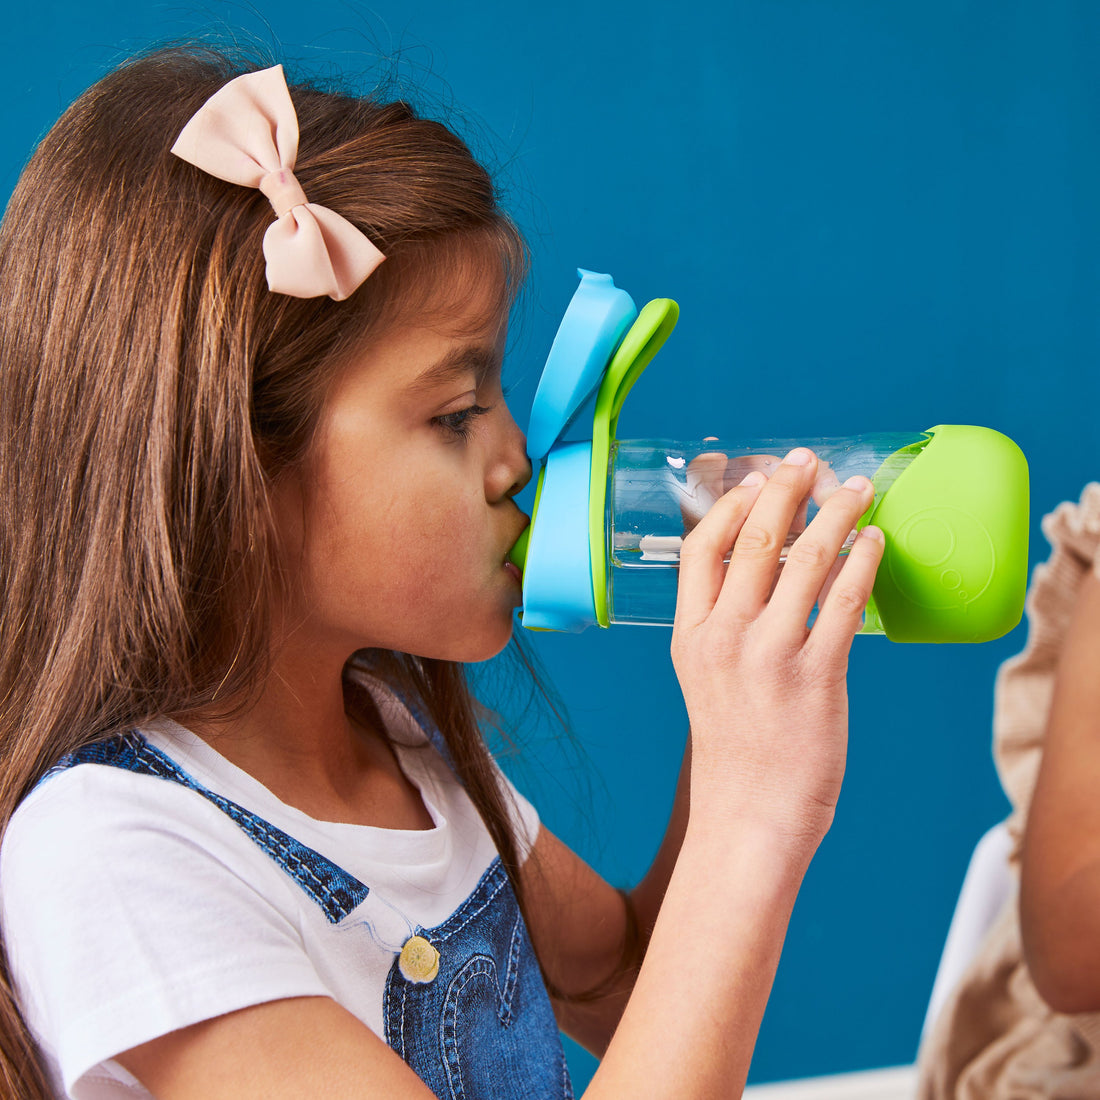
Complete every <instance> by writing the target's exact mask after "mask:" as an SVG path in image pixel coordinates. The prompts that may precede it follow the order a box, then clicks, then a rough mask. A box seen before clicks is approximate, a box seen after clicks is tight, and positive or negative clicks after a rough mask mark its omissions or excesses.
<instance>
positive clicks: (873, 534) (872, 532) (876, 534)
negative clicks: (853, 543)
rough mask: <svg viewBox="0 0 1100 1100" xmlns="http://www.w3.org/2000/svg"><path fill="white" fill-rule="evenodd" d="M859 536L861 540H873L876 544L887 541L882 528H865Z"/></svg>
mask: <svg viewBox="0 0 1100 1100" xmlns="http://www.w3.org/2000/svg"><path fill="white" fill-rule="evenodd" d="M859 534H860V537H861V538H865V539H873V540H874V541H875V542H885V541H886V536H885V535H883V533H882V528H881V527H864V528H863V530H862V531H860V533H859Z"/></svg>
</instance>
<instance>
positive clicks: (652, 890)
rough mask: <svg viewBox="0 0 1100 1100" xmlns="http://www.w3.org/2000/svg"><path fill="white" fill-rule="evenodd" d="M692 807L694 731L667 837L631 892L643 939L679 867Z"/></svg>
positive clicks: (687, 746)
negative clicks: (677, 866) (692, 746)
mask: <svg viewBox="0 0 1100 1100" xmlns="http://www.w3.org/2000/svg"><path fill="white" fill-rule="evenodd" d="M690 808H691V734H690V733H689V734H688V738H687V744H686V745H685V747H684V758H683V762H682V764H681V765H680V777H679V779H678V780H677V783H676V797H675V799H674V801H673V804H672V813H671V814H670V815H669V819H668V825H667V827H666V828H665V835H664V839H663V840H662V841H661V846H660V848H659V849H658V851H657V855H656V856H655V857H654V859H653V863H652V864H651V865H650V868H649V871H648V872H647V873H646V875H645V877H644V878H643V879H642V881H641V882H639V883H638V885H637V886H635V887H634V889H633V890H631V892H630V901H631V904H632V905H633V907H634V912H635V914H636V916H637V920H638V927H639V929H640V930H641V934H642V937H643V940H648V939H649V936H650V935H651V934H652V932H653V926H654V925H655V924H656V923H657V914H658V913H659V912H660V910H661V903H662V902H663V900H664V896H665V892H666V890H667V889H668V884H669V881H670V880H671V878H672V874H673V871H674V869H675V867H676V860H677V858H678V857H679V855H680V848H681V846H682V845H683V842H684V834H685V833H686V832H687V827H688V814H689V811H690Z"/></svg>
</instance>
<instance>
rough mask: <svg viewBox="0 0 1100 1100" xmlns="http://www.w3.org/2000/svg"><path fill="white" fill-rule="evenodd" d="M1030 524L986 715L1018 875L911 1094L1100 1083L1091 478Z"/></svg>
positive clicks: (1099, 557)
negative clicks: (1022, 644)
mask: <svg viewBox="0 0 1100 1100" xmlns="http://www.w3.org/2000/svg"><path fill="white" fill-rule="evenodd" d="M1043 530H1044V532H1045V534H1046V535H1047V537H1048V538H1049V540H1050V542H1051V545H1052V547H1053V552H1052V553H1051V556H1050V560H1049V561H1047V562H1046V563H1045V564H1044V565H1042V566H1040V567H1039V568H1038V569H1037V570H1036V572H1035V577H1034V580H1033V583H1032V587H1031V591H1030V593H1029V596H1028V618H1029V632H1028V641H1027V646H1026V648H1025V649H1024V651H1023V653H1021V654H1020V655H1019V656H1018V657H1015V658H1013V659H1012V660H1010V661H1007V662H1006V663H1005V664H1004V665H1003V666H1002V668H1001V671H1000V674H999V676H998V680H997V706H996V715H995V720H994V753H995V756H996V761H997V766H998V768H999V771H1000V776H1001V782H1002V783H1003V785H1004V788H1005V792H1006V794H1007V795H1008V796H1009V798H1010V799H1011V801H1012V805H1013V812H1012V814H1011V816H1010V817H1009V819H1008V822H1007V832H1008V835H1009V837H1010V838H1011V841H1012V848H1011V852H1010V858H1009V862H1010V863H1011V865H1012V866H1013V867H1014V868H1015V869H1016V871H1018V873H1019V885H1020V889H1019V893H1018V896H1017V894H1016V891H1014V890H1013V891H1012V893H1011V896H1010V898H1009V900H1008V901H1007V902H1006V904H1005V905H1004V907H1003V910H1002V911H1001V913H1000V915H999V917H998V918H997V920H996V921H995V923H994V924H993V926H992V927H991V929H990V930H989V933H988V935H987V936H986V938H985V940H984V942H983V943H982V945H981V947H980V949H979V950H978V953H977V955H976V957H975V958H974V960H973V962H972V963H971V965H970V967H969V969H968V970H967V972H966V973H965V974H964V975H963V977H962V978H961V979H960V981H959V984H958V988H957V989H955V991H954V992H953V993H952V995H951V996H950V997H949V999H948V1001H947V1003H946V1005H945V1007H944V1009H943V1010H942V1011H941V1013H940V1014H939V1017H938V1019H937V1021H936V1022H935V1023H934V1025H933V1028H932V1030H931V1031H930V1032H929V1035H928V1038H927V1040H926V1041H925V1043H924V1046H923V1048H922V1051H921V1059H920V1070H921V1072H920V1096H921V1097H922V1100H970V1098H972V1097H973V1098H975V1100H976V1098H979V1097H980V1098H983V1100H985V1098H990V1100H1016V1098H1021V1097H1026V1098H1027V1100H1087V1098H1092V1097H1096V1096H1100V803H1098V801H1097V797H1096V791H1097V781H1098V777H1100V738H1098V736H1097V734H1098V731H1100V678H1098V677H1097V662H1098V661H1100V486H1098V485H1095V484H1093V485H1088V486H1086V488H1085V490H1084V492H1083V493H1082V495H1081V499H1080V501H1079V502H1072V501H1066V502H1065V503H1063V504H1061V505H1059V507H1058V508H1057V509H1055V511H1054V512H1052V513H1051V514H1050V515H1048V516H1047V517H1046V518H1045V519H1044V521H1043Z"/></svg>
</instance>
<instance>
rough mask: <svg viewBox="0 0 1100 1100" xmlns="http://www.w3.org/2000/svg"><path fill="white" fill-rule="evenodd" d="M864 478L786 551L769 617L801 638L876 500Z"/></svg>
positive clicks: (848, 486) (836, 496)
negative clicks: (848, 542)
mask: <svg viewBox="0 0 1100 1100" xmlns="http://www.w3.org/2000/svg"><path fill="white" fill-rule="evenodd" d="M874 493H875V491H874V487H873V486H872V484H871V482H870V481H868V479H867V478H865V477H851V478H849V479H848V480H847V481H846V482H845V483H844V485H843V486H841V487H840V488H839V489H837V490H836V491H835V492H834V493H833V494H832V496H831V497H830V498H829V499H828V500H827V501H826V502H825V504H824V505H823V506H822V508H821V511H820V512H818V514H817V516H816V518H815V519H814V521H813V523H811V524H810V525H809V527H807V528H806V530H805V531H804V532H803V533H802V534H801V535H799V536H798V538H797V539H796V540H795V543H794V545H793V546H792V547H791V548H790V550H789V551H788V552H787V560H786V563H785V564H784V566H783V572H782V574H781V575H780V577H779V580H778V582H777V583H776V586H775V592H774V593H773V595H772V598H771V600H770V601H769V603H768V612H767V613H768V615H769V617H771V618H773V619H775V620H776V622H777V625H786V626H788V627H789V629H790V630H791V631H792V632H795V633H796V634H797V636H798V637H799V638H801V637H802V636H804V633H805V627H806V620H807V619H808V618H809V617H810V612H811V611H812V610H813V608H814V604H816V603H817V602H818V601H819V599H821V598H822V590H823V588H824V586H825V584H826V582H827V581H828V579H829V573H830V571H832V570H833V569H834V567H835V565H836V562H837V555H838V554H839V553H840V551H841V548H842V547H843V546H844V543H845V541H846V540H847V539H848V537H849V536H850V535H851V533H852V531H853V529H854V528H855V526H856V524H857V523H858V522H859V518H860V516H862V515H863V513H864V512H865V511H866V510H867V508H868V506H869V505H870V503H871V501H872V500H873V499H874Z"/></svg>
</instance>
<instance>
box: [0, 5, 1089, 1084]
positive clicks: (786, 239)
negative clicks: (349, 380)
mask: <svg viewBox="0 0 1100 1100" xmlns="http://www.w3.org/2000/svg"><path fill="white" fill-rule="evenodd" d="M299 9H300V5H292V4H291V3H289V0H257V4H256V6H255V7H254V8H243V7H229V6H219V5H213V6H209V7H208V6H204V7H202V8H201V9H198V8H196V9H188V8H186V7H182V8H181V7H180V6H178V5H177V4H175V3H171V4H168V3H157V4H152V5H150V4H148V3H146V2H140V3H139V2H138V0H107V2H103V3H98V4H95V5H89V4H84V3H75V2H72V0H40V2H38V3H36V4H33V5H20V8H19V10H18V11H14V12H12V11H9V12H8V13H7V14H6V19H5V30H6V32H7V33H6V41H7V43H8V46H7V49H6V51H5V52H6V56H5V58H4V65H3V66H2V67H0V88H2V91H3V96H4V102H5V103H6V104H7V107H6V108H5V110H4V112H3V114H2V118H0V132H2V136H3V140H2V144H0V149H2V152H0V174H2V178H0V187H2V188H3V191H4V194H7V192H8V191H9V190H10V188H11V186H12V184H13V183H14V180H15V178H16V175H17V174H18V171H19V169H20V167H21V165H22V163H23V160H24V159H25V157H26V155H27V153H28V152H29V150H30V148H31V146H32V144H33V142H34V141H35V140H36V138H37V136H38V135H39V134H40V133H41V132H42V131H43V130H44V129H45V128H46V127H48V125H49V124H50V123H51V122H52V121H53V120H54V119H55V117H56V116H57V114H58V113H59V111H60V110H61V108H62V107H63V106H64V105H65V104H67V103H68V102H69V101H70V99H71V98H72V97H73V96H75V95H76V94H77V93H78V92H79V91H80V90H81V89H82V88H83V87H84V86H86V85H87V84H88V83H90V82H91V81H92V80H93V79H94V78H95V77H96V76H97V75H98V74H99V73H100V72H101V71H102V70H103V68H104V67H105V66H106V65H108V64H109V62H110V61H111V59H112V58H114V57H116V56H118V55H119V53H120V52H121V53H125V52H126V51H128V50H129V49H133V48H136V47H139V46H142V45H145V44H147V43H148V42H150V41H151V40H154V39H162V38H165V37H171V36H175V35H180V34H186V33H191V32H194V31H196V30H201V29H210V28H211V27H215V26H216V24H217V23H218V22H219V21H224V22H226V23H228V24H230V25H233V26H238V27H245V28H248V29H250V30H251V31H253V32H255V33H258V34H259V36H260V37H261V38H262V39H265V40H270V39H271V38H274V39H275V40H277V41H280V42H281V43H282V44H283V45H284V47H285V53H286V54H287V55H290V56H291V57H301V58H305V59H307V60H312V61H313V62H314V63H316V64H317V65H319V66H321V67H322V68H325V67H333V66H335V67H339V68H345V67H350V68H353V69H360V70H361V69H370V68H371V67H372V66H374V65H375V63H376V60H377V58H378V56H379V55H390V56H393V55H397V56H399V58H400V64H399V68H400V69H401V71H402V72H403V73H404V74H406V75H408V76H410V77H411V78H412V79H413V80H414V81H416V82H418V83H421V84H422V85H424V86H426V87H427V89H428V90H429V92H430V94H431V95H432V96H434V97H436V98H437V99H442V100H444V101H446V100H448V99H449V98H451V97H453V100H454V101H455V102H457V103H459V104H461V105H463V107H464V108H465V109H467V110H468V112H469V115H470V117H471V118H472V119H475V120H479V121H477V122H476V123H475V124H474V129H473V132H475V133H478V134H480V135H481V137H480V138H478V142H479V144H480V146H481V147H483V148H486V149H488V150H489V151H490V152H491V153H492V154H493V155H494V156H495V158H496V159H497V160H499V161H500V162H502V163H503V164H504V166H505V167H504V179H505V182H506V184H507V185H508V187H509V189H510V195H511V200H510V201H511V205H512V208H513V210H514V212H515V214H516V216H517V218H518V219H519V220H520V221H521V223H522V224H523V225H524V227H525V228H526V229H527V230H528V232H529V233H530V234H531V238H532V243H533V247H534V261H535V262H534V271H533V277H532V281H531V287H530V291H529V294H528V296H527V299H526V301H525V303H524V311H523V314H522V317H521V319H520V322H519V323H518V325H517V327H516V332H515V335H514V338H513V351H512V359H511V365H510V367H509V371H510V374H511V380H512V382H513V383H514V390H513V394H514V402H515V408H516V410H517V415H518V416H519V417H520V419H521V420H524V419H525V417H526V410H527V407H528V404H529V401H530V397H531V394H532V392H533V388H534V383H535V381H536V380H537V376H538V372H539V369H540V366H541V360H542V357H543V355H544V354H545V349H546V348H547V346H548V344H549V340H550V338H551V336H552V334H553V330H554V328H555V326H556V323H557V320H558V318H559V317H560V314H561V311H562V309H563V308H564V306H565V303H566V302H567V300H568V298H569V295H570V294H571V293H572V290H573V286H574V281H575V278H574V273H573V269H574V268H575V267H576V266H577V265H578V264H580V265H583V266H586V267H590V268H594V269H596V270H601V271H610V272H612V273H613V274H614V275H615V277H616V279H617V281H618V283H619V285H621V286H625V287H626V288H628V289H629V290H630V291H631V292H632V293H633V294H634V296H635V298H636V299H637V300H638V301H639V302H641V301H644V300H646V299H648V298H650V297H657V296H665V295H667V296H670V297H674V298H677V299H678V300H679V302H680V304H681V308H682V319H681V324H680V327H679V329H678V330H677V332H676V334H675V336H674V337H673V339H672V341H671V342H670V344H669V345H668V346H667V348H666V350H665V351H664V352H663V353H662V355H661V357H660V358H659V359H658V361H657V363H656V364H655V365H654V366H653V367H651V369H650V372H649V374H648V375H647V376H646V377H645V378H644V379H643V380H642V381H641V382H640V383H639V384H638V386H637V387H636V389H635V390H634V393H633V394H632V396H631V398H630V401H629V403H628V405H627V407H626V411H625V413H624V415H623V419H622V422H621V424H620V435H622V436H624V437H631V436H635V437H636V436H646V435H665V436H680V437H688V438H690V437H695V436H702V435H705V434H711V433H713V434H721V435H723V436H726V437H729V436H735V435H738V434H743V435H750V436H754V437H759V436H767V435H778V436H784V437H791V436H799V435H807V436H814V435H845V434H851V433H856V432H860V431H868V430H887V429H902V430H905V429H919V428H922V427H926V426H928V425H929V424H933V423H937V422H941V421H946V422H961V423H967V422H973V423H984V424H990V425H993V426H995V427H998V428H1000V429H1001V430H1002V431H1005V432H1006V433H1007V434H1009V435H1011V436H1012V437H1014V438H1015V439H1016V440H1017V441H1018V442H1019V443H1020V444H1021V446H1022V447H1023V449H1024V451H1025V452H1026V453H1027V454H1028V456H1029V457H1030V460H1031V464H1032V475H1033V510H1034V515H1035V517H1036V518H1035V520H1034V521H1033V524H1032V537H1033V546H1032V561H1033V562H1035V561H1037V560H1041V558H1042V557H1043V556H1045V552H1046V549H1045V543H1044V542H1043V540H1042V538H1041V535H1040V533H1039V529H1038V517H1039V516H1040V515H1041V514H1042V513H1043V512H1045V511H1048V510H1049V509H1050V508H1052V507H1053V506H1054V505H1055V504H1056V503H1057V502H1058V501H1060V500H1062V499H1064V498H1066V497H1070V496H1076V495H1077V494H1078V492H1079V490H1080V487H1081V485H1082V484H1083V483H1084V482H1085V481H1086V480H1088V479H1089V478H1090V477H1092V476H1095V475H1096V474H1097V463H1096V461H1095V456H1094V450H1093V447H1094V438H1095V433H1094V423H1095V410H1096V408H1097V396H1098V386H1100V375H1098V372H1097V370H1096V353H1097V338H1098V332H1097V322H1096V309H1095V303H1096V302H1097V300H1098V298H1100V293H1098V292H1100V287H1098V285H1097V284H1098V268H1097V260H1096V257H1097V246H1098V244H1100V239H1098V238H1100V216H1098V213H1097V210H1098V207H1100V204H1098V203H1097V200H1096V196H1097V195H1098V194H1100V178H1098V177H1100V161H1098V158H1097V141H1096V133H1097V124H1098V122H1100V119H1098V117H1097V116H1098V109H1100V101H1098V96H1097V88H1096V80H1095V75H1094V74H1095V72H1096V71H1097V65H1096V57H1097V52H1098V42H1100V39H1098V35H1100V5H1096V4H1093V3H1089V2H1086V0H1080V2H1077V3H1074V2H1070V0H969V2H967V0H955V2H948V0H920V2H917V0H899V2H893V3H882V2H880V0H816V2H815V0H802V2H800V0H731V2H728V3H695V4H691V3H688V4H678V5H667V4H658V3H654V2H653V0H632V2H627V0H615V2H605V3H601V2H598V0H595V2H594V0H588V2H585V3H580V2H578V0H558V2H556V3H554V4H550V5H545V6H540V7H538V8H536V9H534V10H531V9H528V8H527V7H526V6H525V5H521V4H506V3H503V2H499V0H489V2H486V0H479V2H477V3H473V4H461V5H460V4H455V3H453V2H445V0H401V2H398V0H375V2H374V4H373V5H372V8H371V10H370V11H367V10H366V9H359V8H356V7H354V6H352V5H349V4H347V3H344V2H340V0H314V2H313V3H311V4H309V5H308V9H307V11H308V17H307V18H306V19H305V20H303V18H302V17H301V16H300V15H299V14H297V13H298V11H299ZM304 24H308V25H304ZM1023 641H1024V635H1023V630H1022V628H1021V629H1018V630H1017V631H1015V632H1014V633H1013V634H1012V635H1010V636H1009V637H1008V638H1006V639H1004V640H1003V641H1001V642H997V643H994V644H990V645H986V646H981V647H976V648H962V647H946V648H939V647H903V646H894V645H891V644H890V643H888V642H886V641H885V640H883V639H880V638H861V639H857V641H856V643H855V650H854V655H853V659H852V666H851V689H852V722H851V728H852V736H851V748H850V762H849V769H848V776H847V780H846V784H845V789H844V793H843V796H842V800H841V804H840V810H839V814H838V817H837V820H836V824H835V826H834V828H833V830H832V832H831V833H830V835H829V836H828V837H827V839H826V841H825V843H824V845H823V847H822V849H821V852H820V854H819V857H818V859H817V860H816V862H815V863H814V865H813V867H812V868H811V870H810V874H809V876H808V878H807V880H806V884H805V888H804V890H803V893H802V895H801V897H800V900H799V903H798V906H797V908H796V911H795V914H794V919H793V923H792V926H791V930H790V935H789V939H788V944H787V949H786V953H785V955H784V959H783V963H782V966H781V968H780V972H779V975H778V979H777V983H776V987H775V992H774V994H773V997H772V1001H771V1003H770V1006H769V1008H768V1012H767V1016H766V1019H765V1022H764V1027H763V1031H762V1034H761V1036H760V1041H759V1045H758V1048H757V1055H756V1060H755V1063H754V1067H753V1077H752V1079H753V1080H756V1081H763V1080H770V1079H774V1078H780V1077H794V1076H801V1075H809V1074H817V1073H825V1072H830V1071H841V1070H848V1069H856V1068H861V1067H871V1066H876V1065H886V1064H892V1063H898V1062H904V1061H908V1060H910V1059H911V1058H912V1056H913V1053H914V1050H915V1046H916V1041H917V1037H918V1033H919V1028H920V1023H921V1020H922V1017H923V1012H924V1008H925V1004H926V1001H927V996H928V993H929V989H930V985H931V981H932V977H933V973H934V969H935V964H936V961H937V959H938V955H939V951H940V947H941V944H942V939H943V935H944V932H945V930H946V926H947V922H948V919H949V916H950V912H951V909H952V907H953V904H954V899H955V894H956V891H957V888H958V885H959V882H960V880H961V876H962V874H963V871H964V868H965V864H966V859H967V857H968V854H969V851H970V849H971V848H972V846H973V843H974V841H975V840H976V838H977V837H978V835H979V834H980V833H981V832H982V831H983V830H984V829H985V828H986V827H987V826H988V825H989V824H991V823H992V822H993V821H995V820H996V819H998V818H999V817H1000V816H1001V815H1002V814H1003V812H1004V810H1005V806H1006V804H1005V802H1004V800H1003V796H1002V795H1001V794H1000V790H999V787H998V784H997V782H996V778H995V775H994V773H993V770H992V766H991V762H990V756H989V741H990V719H991V714H992V694H991V692H992V683H993V677H994V673H995V670H996V667H997V665H998V664H999V662H1000V661H1001V660H1003V659H1004V658H1005V657H1006V656H1008V655H1010V654H1011V653H1013V652H1015V651H1017V650H1018V649H1019V648H1020V647H1021V646H1022V644H1023ZM667 644H668V634H667V633H666V632H664V631H660V630H650V629H633V630H632V629H630V628H618V629H612V630H610V631H607V632H589V633H588V634H585V635H582V636H579V637H540V638H538V639H536V642H535V645H536V648H537V650H538V651H539V653H540V655H541V657H542V658H543V660H544V662H545V664H546V666H547V667H548V669H549V671H550V673H551V675H552V677H553V679H554V680H555V682H556V684H557V686H558V688H559V689H560V691H561V694H562V695H563V697H564V699H565V701H566V703H567V705H568V707H569V709H570V712H571V715H572V718H573V723H574V727H575V730H576V734H577V739H578V745H575V746H574V745H570V744H569V743H568V742H562V741H560V740H555V739H554V738H553V737H552V736H551V733H550V731H549V729H548V727H547V726H546V725H545V724H542V725H537V724H536V725H535V726H533V727H532V728H529V729H528V734H529V743H528V745H527V747H526V748H525V749H524V752H523V755H522V758H521V760H520V761H519V762H518V764H517V765H516V772H517V775H518V776H519V779H520V781H521V783H523V784H524V785H525V786H526V787H527V788H528V789H529V790H530V791H531V792H532V793H533V794H534V795H535V796H536V797H537V798H538V801H539V803H540V806H541V808H542V810H543V813H544V817H545V819H546V820H547V821H548V822H549V823H550V824H551V825H552V826H553V827H555V828H556V829H557V830H558V831H559V832H561V833H562V834H563V835H564V836H566V837H567V838H568V839H569V840H570V841H571V842H572V843H573V844H574V845H575V846H576V847H578V848H579V849H580V850H581V851H582V852H583V853H584V854H585V855H586V857H587V858H589V859H590V860H591V861H592V862H594V863H595V864H596V865H597V866H598V867H600V868H601V870H603V871H604V872H605V873H606V874H607V875H608V876H610V877H611V878H613V879H615V880H617V881H623V882H627V881H632V880H633V879H634V878H636V877H637V876H638V875H640V874H641V873H642V872H643V871H644V869H645V867H646V866H647V861H648V859H649V857H650V855H651V854H652V851H653V850H654V848H655V847H656V844H657V843H658V840H659V838H660V835H661V831H662V828H663V823H664V814H665V812H666V811H667V808H668V805H669V803H670V799H671V787H672V782H673V779H674V775H675V769H676V766H677V763H678V760H679V756H680V752H681V748H682V743H683V736H684V732H685V722H684V718H683V715H682V710H681V704H680V699H679V693H678V690H677V686H676V682H675V679H674V677H673V675H672V672H671V670H670V667H669V662H668V659H667ZM579 756H583V757H584V759H583V760H581V759H579ZM575 1066H576V1070H577V1077H578V1084H580V1083H581V1082H582V1080H583V1079H584V1077H585V1075H586V1073H587V1072H588V1070H587V1068H586V1066H587V1063H586V1062H585V1060H584V1058H583V1057H581V1056H578V1057H577V1058H576V1059H575Z"/></svg>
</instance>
